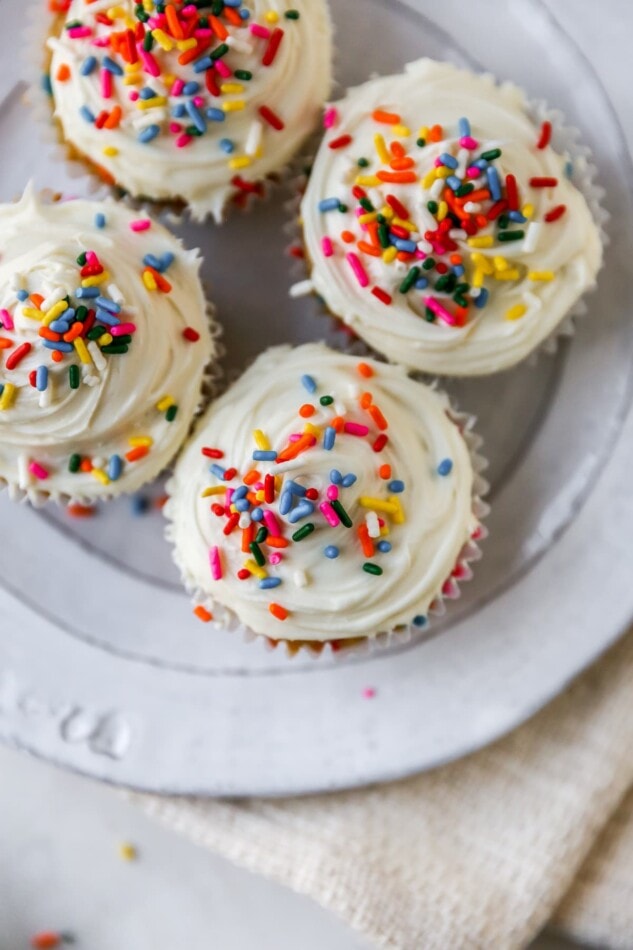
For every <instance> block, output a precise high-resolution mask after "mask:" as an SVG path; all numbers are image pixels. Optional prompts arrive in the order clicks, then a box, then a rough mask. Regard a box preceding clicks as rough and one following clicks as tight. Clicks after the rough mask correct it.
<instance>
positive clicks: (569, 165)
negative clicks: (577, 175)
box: [565, 161, 574, 179]
mask: <svg viewBox="0 0 633 950" xmlns="http://www.w3.org/2000/svg"><path fill="white" fill-rule="evenodd" d="M565 177H566V178H569V179H572V178H573V177H574V163H573V162H572V161H568V162H565Z"/></svg>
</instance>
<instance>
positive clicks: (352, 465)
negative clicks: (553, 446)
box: [166, 344, 482, 645]
mask: <svg viewBox="0 0 633 950" xmlns="http://www.w3.org/2000/svg"><path fill="white" fill-rule="evenodd" d="M481 487H482V486H481V482H480V479H479V478H478V476H477V475H476V473H475V472H474V470H473V463H472V459H471V455H470V451H469V447H468V445H467V442H466V440H465V438H464V435H463V433H462V431H461V429H460V426H459V425H458V424H457V422H456V421H455V417H454V416H453V415H452V413H451V409H450V406H449V403H448V400H447V398H446V397H445V396H443V395H441V394H439V393H437V392H435V391H434V390H432V389H430V388H429V387H427V386H424V385H422V384H421V383H417V382H415V381H413V380H411V379H410V378H408V377H407V375H406V373H405V371H404V370H403V369H402V368H401V367H396V366H390V365H386V364H383V363H377V362H374V361H368V362H361V363H359V362H358V360H357V359H356V358H354V357H352V356H348V355H345V354H342V353H337V352H334V351H332V350H330V349H328V348H327V347H325V346H324V345H323V344H307V345H304V346H300V347H298V348H296V349H292V348H290V347H278V348H275V349H271V350H268V351H267V352H265V353H263V354H262V355H261V356H260V357H259V358H258V359H257V360H256V362H255V363H254V364H253V365H252V366H251V368H250V369H249V370H247V372H246V373H245V374H244V375H243V376H242V377H241V379H240V380H239V381H238V382H236V383H235V384H234V385H233V386H232V387H231V389H230V390H229V391H228V392H227V393H226V395H225V396H223V397H222V398H220V399H219V400H217V401H216V402H215V403H214V404H213V405H212V406H211V408H210V409H209V410H208V411H207V413H206V414H205V415H204V416H203V417H202V419H201V420H200V423H199V425H198V427H197V430H196V432H195V435H194V437H193V438H192V439H191V441H190V442H189V444H188V445H187V447H186V449H185V450H184V452H183V454H182V455H181V457H180V459H179V461H178V464H177V465H176V469H175V472H174V476H173V478H172V480H171V482H170V483H169V485H168V492H169V494H170V496H171V497H170V501H169V502H168V504H167V508H166V513H167V516H168V518H169V520H170V526H169V530H168V537H169V538H170V539H171V540H172V541H173V544H174V550H175V558H176V561H177V563H178V565H179V567H180V569H181V572H182V575H183V578H184V581H185V584H186V586H187V587H188V589H189V590H190V591H191V592H193V594H194V598H195V602H196V604H197V608H196V610H197V612H198V614H199V615H200V616H201V617H202V619H207V620H209V619H211V618H212V617H214V618H215V619H216V620H217V621H219V622H228V621H230V620H231V619H234V618H237V619H238V620H239V621H240V622H241V623H242V624H244V625H245V626H246V627H247V628H249V629H250V630H252V631H254V632H255V633H257V634H261V635H263V636H266V637H268V638H270V639H272V640H274V641H277V640H285V641H291V642H293V643H295V644H296V643H301V644H305V643H310V644H312V645H322V644H323V643H326V642H332V641H335V642H338V643H341V642H344V641H347V640H352V639H353V640H356V639H358V638H367V637H373V636H375V635H377V634H380V633H384V632H387V631H392V630H394V629H399V628H401V627H403V626H407V625H409V624H411V623H412V622H413V623H416V624H418V625H423V624H424V623H426V617H427V613H428V611H429V609H430V608H431V605H433V604H434V603H435V604H437V601H438V599H441V598H442V596H443V595H449V596H450V595H454V594H455V587H456V584H457V580H458V579H459V578H460V577H464V576H466V575H467V573H468V571H467V568H466V567H465V560H467V559H468V558H469V557H472V556H473V547H472V539H473V537H475V538H476V537H477V536H478V535H479V532H480V527H479V520H478V515H479V514H480V509H479V507H478V505H479V503H478V501H477V498H476V494H477V492H478V491H479V490H481Z"/></svg>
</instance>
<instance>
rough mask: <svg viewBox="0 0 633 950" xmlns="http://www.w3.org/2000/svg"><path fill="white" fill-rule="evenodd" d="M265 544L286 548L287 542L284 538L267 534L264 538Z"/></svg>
mask: <svg viewBox="0 0 633 950" xmlns="http://www.w3.org/2000/svg"><path fill="white" fill-rule="evenodd" d="M264 543H265V544H268V545H269V546H270V547H271V548H287V547H288V542H287V541H286V539H285V538H278V537H276V536H275V535H272V534H269V535H268V537H267V538H266V541H265V542H264Z"/></svg>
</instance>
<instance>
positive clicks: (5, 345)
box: [0, 336, 13, 350]
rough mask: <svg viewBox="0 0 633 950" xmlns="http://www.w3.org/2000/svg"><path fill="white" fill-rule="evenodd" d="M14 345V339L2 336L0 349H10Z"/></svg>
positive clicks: (0, 337)
mask: <svg viewBox="0 0 633 950" xmlns="http://www.w3.org/2000/svg"><path fill="white" fill-rule="evenodd" d="M11 346H13V340H8V339H7V338H6V336H0V350H8V349H9V347H11Z"/></svg>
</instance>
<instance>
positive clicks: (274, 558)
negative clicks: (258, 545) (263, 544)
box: [268, 551, 283, 564]
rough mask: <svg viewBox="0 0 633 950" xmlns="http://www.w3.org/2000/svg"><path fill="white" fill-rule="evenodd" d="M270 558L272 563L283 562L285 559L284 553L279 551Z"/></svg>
mask: <svg viewBox="0 0 633 950" xmlns="http://www.w3.org/2000/svg"><path fill="white" fill-rule="evenodd" d="M268 560H269V561H270V563H271V564H281V562H282V560H283V554H281V553H280V552H279V551H275V553H274V554H271V555H270V557H269V558H268Z"/></svg>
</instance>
